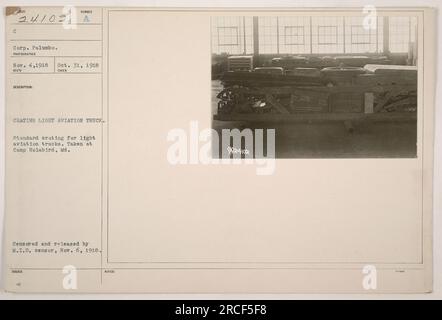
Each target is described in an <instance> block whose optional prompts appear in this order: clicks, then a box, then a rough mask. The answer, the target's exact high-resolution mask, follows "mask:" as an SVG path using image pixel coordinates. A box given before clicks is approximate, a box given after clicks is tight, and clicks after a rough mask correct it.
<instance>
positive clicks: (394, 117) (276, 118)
mask: <svg viewBox="0 0 442 320" xmlns="http://www.w3.org/2000/svg"><path fill="white" fill-rule="evenodd" d="M213 119H214V120H220V121H256V122H305V121H345V120H349V121H350V120H351V121H379V122H382V121H387V122H388V121H416V119H417V116H416V113H415V112H380V113H324V112H321V113H296V114H295V113H292V114H277V113H267V114H255V113H242V114H235V115H232V114H220V115H214V116H213Z"/></svg>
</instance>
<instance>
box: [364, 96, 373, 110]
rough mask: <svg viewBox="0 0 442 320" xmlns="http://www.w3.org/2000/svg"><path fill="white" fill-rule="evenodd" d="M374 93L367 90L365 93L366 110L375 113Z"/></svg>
mask: <svg viewBox="0 0 442 320" xmlns="http://www.w3.org/2000/svg"><path fill="white" fill-rule="evenodd" d="M373 108H374V94H373V93H372V92H366V93H365V95H364V112H365V113H373V111H374V109H373Z"/></svg>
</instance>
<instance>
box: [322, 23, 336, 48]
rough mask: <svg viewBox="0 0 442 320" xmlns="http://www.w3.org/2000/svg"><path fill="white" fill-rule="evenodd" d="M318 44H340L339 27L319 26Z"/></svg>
mask: <svg viewBox="0 0 442 320" xmlns="http://www.w3.org/2000/svg"><path fill="white" fill-rule="evenodd" d="M318 44H338V27H335V26H318Z"/></svg>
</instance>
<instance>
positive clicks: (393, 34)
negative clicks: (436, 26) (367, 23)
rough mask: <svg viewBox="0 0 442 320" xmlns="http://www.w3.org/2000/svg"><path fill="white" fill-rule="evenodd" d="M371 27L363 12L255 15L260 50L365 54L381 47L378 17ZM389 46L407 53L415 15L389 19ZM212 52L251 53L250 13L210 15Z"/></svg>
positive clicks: (413, 34)
mask: <svg viewBox="0 0 442 320" xmlns="http://www.w3.org/2000/svg"><path fill="white" fill-rule="evenodd" d="M376 20H377V21H376V25H375V27H374V28H371V29H366V28H364V26H363V22H364V16H363V15H354V16H345V17H343V16H341V17H339V16H335V17H334V16H327V17H322V16H304V15H302V16H296V15H291V16H282V17H276V16H267V17H258V40H259V48H258V49H259V53H260V54H368V53H382V52H383V50H384V18H383V17H379V18H378V19H376ZM388 21H389V28H388V30H389V48H390V51H391V52H392V53H407V52H408V51H409V49H410V44H413V43H415V42H416V35H417V19H416V17H389V18H388ZM212 52H213V53H227V54H238V55H241V54H252V53H253V17H240V16H230V17H213V18H212Z"/></svg>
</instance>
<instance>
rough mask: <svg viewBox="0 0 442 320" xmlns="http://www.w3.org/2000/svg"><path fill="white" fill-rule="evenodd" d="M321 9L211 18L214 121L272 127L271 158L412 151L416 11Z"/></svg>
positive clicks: (217, 125) (411, 154)
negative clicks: (398, 13)
mask: <svg viewBox="0 0 442 320" xmlns="http://www.w3.org/2000/svg"><path fill="white" fill-rule="evenodd" d="M326 14H327V15H324V16H321V15H318V14H315V15H306V14H297V13H291V14H290V15H285V16H239V15H235V16H233V15H232V16H213V17H212V18H211V46H212V119H213V121H212V128H213V129H214V130H216V131H217V132H219V133H220V132H221V131H222V130H223V129H230V130H231V129H234V128H236V129H238V130H244V129H246V128H248V129H251V130H252V131H253V130H255V129H258V128H259V129H264V130H266V129H274V130H275V153H276V158H415V157H416V153H417V149H416V145H417V108H418V103H417V101H418V99H417V79H418V72H417V64H418V61H419V57H418V47H417V43H418V41H417V40H418V39H417V35H418V24H417V19H416V17H414V16H376V15H375V16H373V17H370V16H369V15H361V13H360V12H355V13H354V14H348V15H345V16H332V15H330V13H326ZM264 141H266V140H264ZM219 151H220V152H221V153H222V150H219ZM216 154H217V153H215V156H216Z"/></svg>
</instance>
